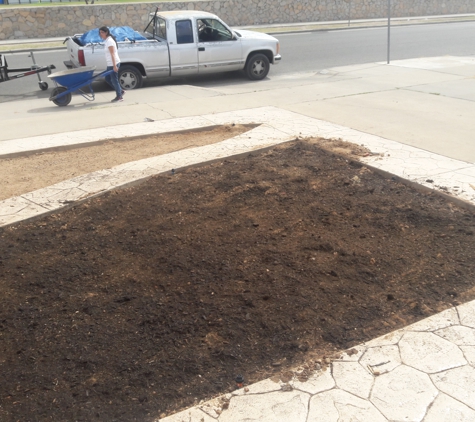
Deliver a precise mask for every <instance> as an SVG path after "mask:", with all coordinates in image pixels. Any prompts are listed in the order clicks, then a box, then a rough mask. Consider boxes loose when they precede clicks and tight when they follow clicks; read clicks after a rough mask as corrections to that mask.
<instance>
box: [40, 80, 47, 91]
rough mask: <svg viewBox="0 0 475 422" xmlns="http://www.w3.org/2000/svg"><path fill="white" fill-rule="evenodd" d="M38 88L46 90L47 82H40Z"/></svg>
mask: <svg viewBox="0 0 475 422" xmlns="http://www.w3.org/2000/svg"><path fill="white" fill-rule="evenodd" d="M40 89H41V90H42V91H46V90H47V89H48V84H47V83H46V82H40Z"/></svg>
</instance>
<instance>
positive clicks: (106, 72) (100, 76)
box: [92, 69, 114, 79]
mask: <svg viewBox="0 0 475 422" xmlns="http://www.w3.org/2000/svg"><path fill="white" fill-rule="evenodd" d="M112 73H114V69H111V70H104V71H103V72H101V73H98V74H97V75H96V76H94V77H93V78H92V79H96V78H104V77H105V76H108V75H110V74H112Z"/></svg>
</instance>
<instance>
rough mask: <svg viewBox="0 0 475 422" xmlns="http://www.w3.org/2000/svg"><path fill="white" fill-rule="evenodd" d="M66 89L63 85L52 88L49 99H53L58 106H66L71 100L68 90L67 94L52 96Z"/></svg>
mask: <svg viewBox="0 0 475 422" xmlns="http://www.w3.org/2000/svg"><path fill="white" fill-rule="evenodd" d="M67 90H68V89H67V88H65V87H64V86H58V87H57V88H55V89H53V92H52V93H51V100H52V101H53V103H55V104H56V105H57V106H60V107H64V106H67V105H68V104H69V103H70V102H71V97H72V96H71V93H70V92H68V93H67V94H65V95H63V96H62V97H60V98H54V97H56V96H57V95H59V94H61V93H62V92H64V91H67Z"/></svg>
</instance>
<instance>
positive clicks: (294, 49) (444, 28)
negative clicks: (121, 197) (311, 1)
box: [0, 22, 475, 102]
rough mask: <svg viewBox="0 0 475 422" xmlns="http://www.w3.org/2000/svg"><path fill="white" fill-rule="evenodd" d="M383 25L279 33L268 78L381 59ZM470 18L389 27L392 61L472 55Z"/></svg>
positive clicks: (55, 58) (18, 94)
mask: <svg viewBox="0 0 475 422" xmlns="http://www.w3.org/2000/svg"><path fill="white" fill-rule="evenodd" d="M387 32H388V31H387V28H386V27H379V28H361V29H352V28H351V27H350V28H349V29H341V30H332V31H316V32H301V33H288V34H279V35H277V38H279V40H280V42H281V54H282V57H283V58H282V62H281V63H280V64H279V65H278V66H273V67H272V68H271V71H270V73H269V77H270V78H279V77H289V76H292V77H298V75H299V73H302V74H308V73H309V72H318V71H320V70H323V69H327V68H332V67H337V66H346V65H352V64H361V63H371V62H386V60H387ZM474 39H475V22H460V23H453V22H451V23H442V24H425V25H409V26H394V27H392V28H391V46H390V58H391V60H399V59H409V58H417V57H433V56H444V55H454V56H470V55H474V54H475V44H474V43H473V40H474ZM6 58H7V60H8V65H9V68H17V67H26V66H30V65H31V64H32V60H31V58H30V57H28V54H27V53H18V54H7V55H6ZM35 59H36V62H37V64H39V65H42V66H43V65H50V64H54V65H55V66H56V68H57V70H64V69H65V67H64V65H63V60H66V59H67V57H66V51H65V50H58V51H47V52H40V51H37V52H35ZM41 77H42V79H43V80H44V81H46V82H48V83H49V86H50V89H48V90H47V91H41V90H40V88H39V85H38V78H37V75H32V76H27V77H24V78H20V79H17V80H12V81H8V82H4V83H2V84H1V85H0V102H5V101H15V100H20V99H27V98H48V97H49V95H50V94H49V93H50V92H51V87H52V86H53V83H52V82H51V81H50V80H49V78H48V77H47V73H46V72H45V73H42V74H41ZM240 78H244V75H242V74H241V73H240V72H236V73H232V74H222V75H219V76H216V75H215V76H207V77H193V78H187V79H186V80H185V79H183V78H180V79H171V80H169V79H167V80H146V81H145V83H144V87H147V86H160V85H163V84H179V83H187V84H192V85H197V86H212V85H213V84H216V83H219V84H222V83H226V82H233V83H235V82H236V80H239V79H240ZM108 89H109V88H108V87H107V86H106V85H105V84H104V83H103V82H97V83H95V84H94V90H95V91H97V92H100V91H104V90H108Z"/></svg>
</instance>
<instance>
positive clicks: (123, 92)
mask: <svg viewBox="0 0 475 422" xmlns="http://www.w3.org/2000/svg"><path fill="white" fill-rule="evenodd" d="M126 92H127V91H126V90H125V89H123V90H122V92H121V94H120V96H121V97H123V96H124V94H125V93H126Z"/></svg>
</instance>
